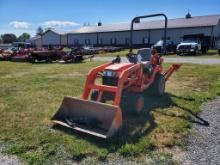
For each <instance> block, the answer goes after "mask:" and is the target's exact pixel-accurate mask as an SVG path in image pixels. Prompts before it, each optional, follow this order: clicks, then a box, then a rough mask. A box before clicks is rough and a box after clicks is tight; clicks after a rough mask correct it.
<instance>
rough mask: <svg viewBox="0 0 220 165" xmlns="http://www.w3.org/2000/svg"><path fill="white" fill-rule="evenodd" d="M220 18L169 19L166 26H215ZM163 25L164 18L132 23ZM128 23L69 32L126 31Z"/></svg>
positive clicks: (145, 26) (139, 26)
mask: <svg viewBox="0 0 220 165" xmlns="http://www.w3.org/2000/svg"><path fill="white" fill-rule="evenodd" d="M219 20H220V15H207V16H195V17H192V18H176V19H169V21H168V28H187V27H204V26H215V25H217V24H218V22H219ZM163 26H164V20H156V21H148V22H140V23H136V24H135V25H134V29H135V30H143V29H161V28H163ZM128 30H130V23H120V24H106V25H102V26H97V25H96V26H85V27H81V28H79V29H76V30H74V31H72V32H70V33H73V34H78V33H97V32H113V31H128Z"/></svg>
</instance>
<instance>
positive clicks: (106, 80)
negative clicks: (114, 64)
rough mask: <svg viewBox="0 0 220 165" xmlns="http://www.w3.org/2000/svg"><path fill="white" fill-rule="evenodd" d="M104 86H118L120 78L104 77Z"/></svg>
mask: <svg viewBox="0 0 220 165" xmlns="http://www.w3.org/2000/svg"><path fill="white" fill-rule="evenodd" d="M102 84H103V85H109V86H118V77H108V76H103V77H102Z"/></svg>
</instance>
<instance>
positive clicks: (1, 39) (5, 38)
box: [0, 26, 49, 44]
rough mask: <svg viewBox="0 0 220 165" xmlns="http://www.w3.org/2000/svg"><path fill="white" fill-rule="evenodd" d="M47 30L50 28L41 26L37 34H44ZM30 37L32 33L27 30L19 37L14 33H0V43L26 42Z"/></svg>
mask: <svg viewBox="0 0 220 165" xmlns="http://www.w3.org/2000/svg"><path fill="white" fill-rule="evenodd" d="M47 30H49V29H45V30H44V29H43V28H42V27H41V26H39V27H38V28H37V31H36V36H39V35H40V36H41V35H43V33H44V32H45V31H47ZM30 37H31V35H30V34H29V33H26V32H24V33H22V34H21V35H20V36H18V37H17V36H16V35H15V34H13V33H5V34H2V35H0V43H3V44H9V43H13V42H25V41H26V40H27V39H29V38H30Z"/></svg>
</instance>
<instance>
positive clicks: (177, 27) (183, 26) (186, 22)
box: [38, 13, 220, 47]
mask: <svg viewBox="0 0 220 165" xmlns="http://www.w3.org/2000/svg"><path fill="white" fill-rule="evenodd" d="M163 26H164V21H163V20H155V21H148V22H140V23H136V24H135V26H134V29H135V32H134V38H133V39H134V41H133V43H134V44H135V46H136V47H143V46H149V45H152V44H154V43H156V42H157V41H158V40H160V39H161V38H162V36H163V35H162V34H163V29H162V28H163ZM129 30H130V23H121V24H108V25H107V24H106V25H103V24H102V23H101V22H99V23H98V25H95V26H85V27H81V28H79V29H76V30H74V31H71V32H67V33H60V32H57V31H54V30H48V31H46V32H45V33H44V34H43V35H42V37H41V44H42V46H48V45H52V46H61V45H62V46H70V47H71V46H82V45H93V46H107V45H113V46H123V47H126V46H128V45H129V40H130V38H129ZM184 35H204V36H205V37H206V39H208V40H209V41H210V43H211V44H210V46H214V45H215V41H216V40H217V39H219V38H220V15H208V16H192V17H191V15H190V14H189V13H188V14H187V15H186V17H184V18H176V19H169V20H168V34H167V38H168V39H171V40H172V41H173V42H174V43H175V44H178V43H179V42H181V41H182V39H183V37H184ZM38 40H39V38H38Z"/></svg>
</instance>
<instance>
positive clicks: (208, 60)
mask: <svg viewBox="0 0 220 165" xmlns="http://www.w3.org/2000/svg"><path fill="white" fill-rule="evenodd" d="M121 58H122V61H123V62H126V61H128V60H127V58H126V57H121ZM112 59H114V57H95V58H94V60H95V61H112ZM164 62H167V63H191V64H208V65H213V64H220V59H216V58H200V57H175V58H171V57H164Z"/></svg>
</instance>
